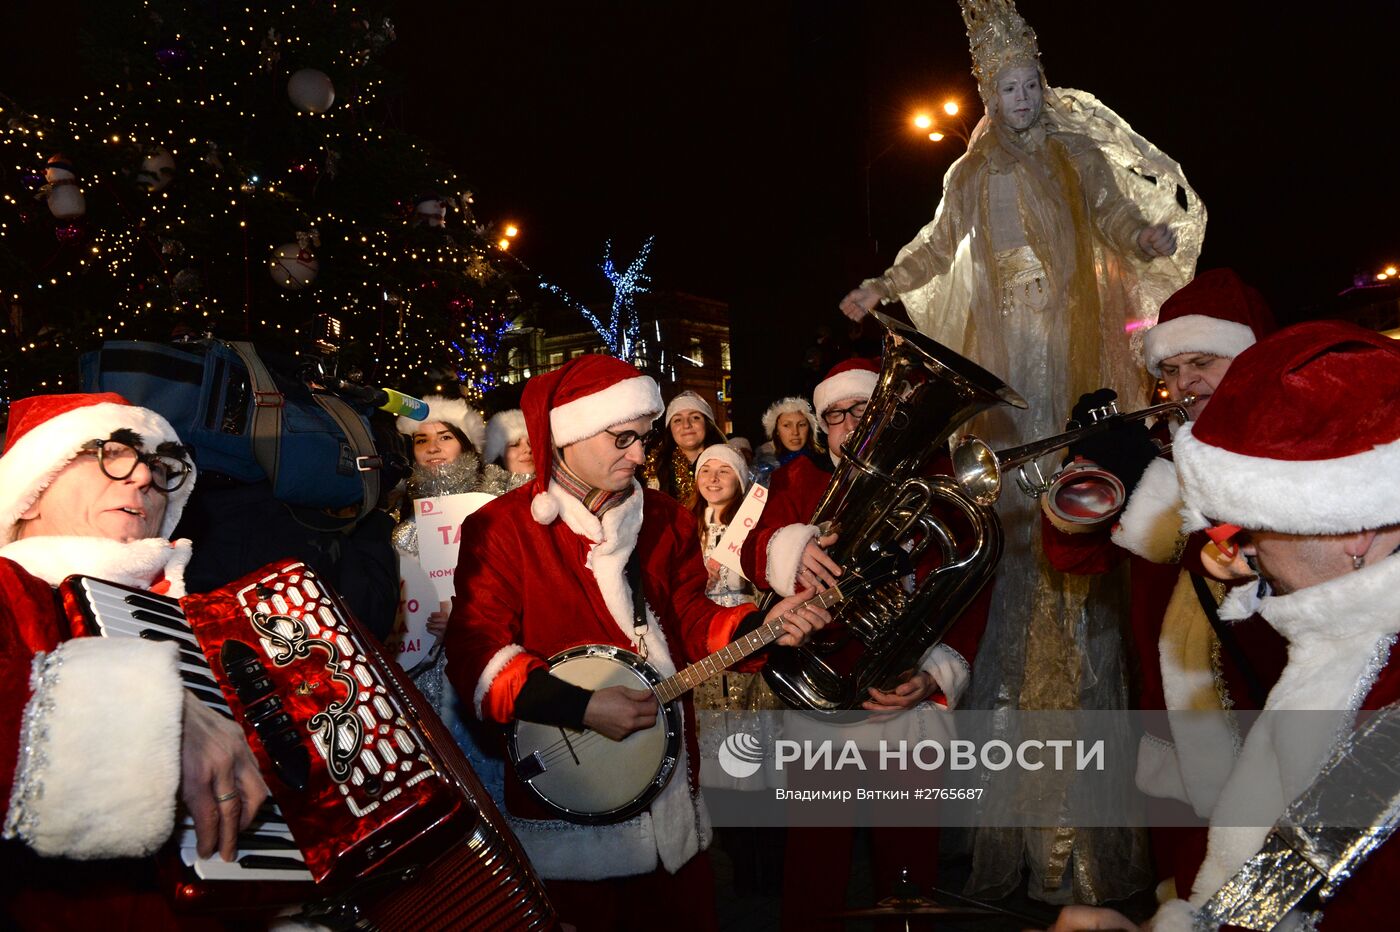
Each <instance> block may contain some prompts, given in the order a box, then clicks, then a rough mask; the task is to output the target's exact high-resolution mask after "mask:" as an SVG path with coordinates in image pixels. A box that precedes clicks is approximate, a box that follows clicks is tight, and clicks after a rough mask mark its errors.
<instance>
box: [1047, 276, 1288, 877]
mask: <svg viewBox="0 0 1400 932" xmlns="http://www.w3.org/2000/svg"><path fill="white" fill-rule="evenodd" d="M1272 332H1273V315H1272V314H1271V312H1270V311H1269V308H1268V305H1267V304H1266V303H1265V301H1264V297H1263V295H1261V294H1259V292H1258V291H1257V290H1255V289H1254V288H1252V287H1250V286H1249V285H1248V284H1246V283H1245V282H1244V281H1242V280H1241V279H1240V277H1239V276H1238V275H1237V274H1236V273H1235V272H1234V271H1232V270H1230V269H1212V270H1210V271H1207V272H1202V273H1201V274H1199V275H1197V276H1196V277H1195V278H1194V279H1193V280H1192V281H1191V282H1190V283H1189V284H1187V285H1186V286H1185V287H1183V288H1181V289H1180V290H1179V291H1177V292H1176V293H1175V294H1173V295H1172V296H1171V297H1170V298H1168V299H1167V301H1166V302H1165V303H1164V304H1163V305H1162V310H1161V315H1160V317H1159V319H1158V322H1157V324H1156V326H1154V327H1152V329H1150V330H1148V331H1147V334H1146V337H1145V339H1144V343H1143V353H1144V356H1145V357H1146V362H1147V368H1148V371H1150V372H1151V373H1152V375H1153V376H1155V377H1157V378H1160V379H1161V380H1162V382H1163V384H1164V385H1165V387H1166V390H1167V395H1168V397H1169V398H1170V399H1171V400H1172V401H1181V400H1183V399H1184V398H1185V397H1186V396H1188V395H1194V396H1195V401H1194V403H1193V404H1192V405H1191V406H1190V408H1189V413H1190V415H1191V417H1192V418H1193V419H1194V418H1196V417H1199V416H1200V414H1201V412H1202V411H1204V410H1205V407H1206V404H1207V403H1208V402H1209V401H1210V398H1211V395H1212V394H1213V393H1214V392H1215V388H1216V386H1218V385H1219V384H1220V381H1221V379H1222V378H1224V376H1225V373H1226V372H1228V371H1229V368H1230V364H1231V362H1232V361H1233V360H1234V357H1235V356H1236V355H1238V354H1239V353H1240V352H1242V351H1243V350H1245V349H1247V348H1248V347H1250V346H1252V345H1253V344H1254V343H1255V341H1256V340H1257V339H1258V338H1260V337H1264V336H1267V335H1268V334H1270V333H1272ZM1101 394H1102V393H1095V396H1092V397H1093V398H1094V400H1093V401H1091V402H1089V404H1088V405H1086V407H1092V406H1095V405H1098V404H1102V403H1104V402H1105V401H1106V400H1111V399H1112V395H1111V393H1110V394H1109V398H1108V399H1104V398H1101V397H1098V396H1099V395H1101ZM1089 397H1091V396H1086V398H1089ZM1084 401H1085V399H1081V404H1083V403H1084ZM1083 419H1085V420H1087V417H1086V418H1083ZM1176 428H1177V421H1176V420H1175V419H1171V418H1161V419H1159V420H1158V423H1157V425H1156V426H1155V427H1154V428H1153V430H1152V432H1151V439H1149V435H1148V431H1147V428H1146V427H1144V426H1142V425H1141V422H1137V423H1134V424H1129V425H1125V426H1124V428H1121V429H1117V430H1112V431H1105V432H1103V433H1100V434H1097V435H1094V436H1093V437H1091V438H1089V440H1087V441H1085V442H1084V443H1082V444H1081V445H1078V446H1075V447H1071V448H1070V453H1071V455H1072V456H1077V458H1079V459H1081V460H1083V461H1085V462H1088V463H1091V464H1093V465H1098V466H1100V467H1103V468H1106V469H1107V470H1108V471H1109V472H1112V473H1113V474H1114V475H1116V476H1118V478H1119V479H1120V480H1121V481H1122V482H1123V483H1124V485H1125V486H1126V487H1127V489H1128V490H1129V495H1128V500H1127V506H1126V507H1125V508H1124V509H1123V511H1122V513H1121V517H1120V520H1119V522H1118V523H1117V524H1116V525H1114V524H1113V523H1112V520H1111V518H1110V519H1108V520H1105V521H1104V522H1102V523H1101V524H1099V525H1095V526H1087V527H1086V526H1083V525H1080V526H1074V525H1071V524H1066V523H1065V522H1063V521H1059V520H1057V519H1056V517H1055V516H1054V514H1053V512H1052V511H1051V510H1050V509H1049V508H1048V507H1042V512H1043V514H1044V518H1043V524H1042V527H1041V544H1042V546H1043V547H1044V549H1045V554H1046V557H1047V559H1048V560H1049V562H1050V565H1051V566H1053V567H1054V568H1055V569H1057V570H1059V571H1060V572H1063V573H1076V574H1084V575H1094V574H1099V573H1105V572H1108V571H1110V570H1112V569H1113V568H1114V567H1116V566H1117V565H1119V564H1120V563H1121V562H1122V560H1123V559H1125V558H1126V559H1127V560H1128V563H1129V567H1130V572H1131V580H1132V598H1131V608H1130V618H1131V622H1132V632H1133V642H1134V647H1135V648H1136V651H1137V655H1138V664H1137V672H1138V676H1137V681H1136V684H1135V685H1136V689H1135V690H1134V691H1133V696H1132V699H1133V707H1134V708H1137V709H1143V710H1149V711H1158V712H1160V711H1162V710H1173V711H1175V712H1178V713H1186V714H1184V715H1180V714H1179V715H1176V716H1174V717H1173V721H1174V722H1175V730H1178V731H1181V732H1182V734H1181V736H1180V737H1181V739H1182V740H1178V741H1173V737H1174V735H1173V729H1170V728H1167V727H1165V726H1166V717H1165V716H1152V717H1149V718H1148V719H1147V720H1146V721H1145V725H1146V728H1147V732H1148V733H1147V734H1145V735H1144V736H1143V740H1142V744H1141V745H1140V747H1139V749H1138V772H1137V785H1138V788H1139V789H1141V790H1142V791H1143V792H1144V793H1147V794H1148V795H1149V796H1153V797H1156V798H1160V799H1167V800H1176V801H1178V802H1180V803H1182V804H1184V805H1186V806H1189V807H1190V809H1189V811H1181V812H1175V813H1174V812H1173V811H1172V807H1171V806H1169V805H1168V806H1159V807H1156V808H1155V809H1154V812H1156V813H1157V815H1156V817H1155V818H1156V819H1157V820H1158V824H1160V825H1162V826H1167V827H1160V828H1154V829H1152V830H1150V836H1151V841H1152V849H1153V859H1154V862H1155V866H1156V869H1157V878H1158V880H1161V881H1163V882H1164V883H1163V888H1162V894H1163V897H1164V898H1167V897H1170V896H1174V895H1175V890H1182V891H1185V890H1189V889H1190V888H1191V880H1192V875H1193V873H1194V870H1195V867H1196V865H1198V864H1199V863H1200V858H1201V856H1202V854H1203V853H1204V849H1203V846H1204V843H1205V833H1204V831H1202V830H1198V829H1196V828H1178V827H1176V826H1178V825H1182V824H1184V822H1183V820H1185V821H1189V820H1190V812H1191V811H1194V812H1195V813H1196V814H1197V815H1199V816H1201V817H1204V816H1206V815H1207V814H1208V813H1209V812H1210V810H1211V808H1212V807H1213V806H1214V805H1215V800H1216V796H1217V794H1218V793H1219V790H1220V784H1221V781H1223V779H1224V777H1225V775H1226V774H1228V772H1229V769H1230V766H1231V764H1232V762H1233V760H1234V753H1235V737H1234V735H1235V729H1236V727H1237V726H1236V723H1235V722H1234V721H1233V718H1234V716H1233V714H1232V712H1231V709H1232V708H1233V709H1236V710H1244V709H1259V708H1261V707H1262V706H1263V703H1264V698H1265V696H1266V695H1267V694H1268V690H1269V687H1271V686H1272V685H1273V681H1274V680H1275V679H1276V678H1277V676H1278V672H1279V670H1281V669H1282V668H1283V663H1284V659H1285V657H1284V644H1283V641H1282V638H1280V637H1279V636H1278V634H1277V633H1276V632H1274V630H1273V629H1272V628H1270V627H1269V626H1268V625H1267V624H1266V623H1265V622H1264V621H1263V619H1261V618H1258V617H1253V618H1249V619H1245V620H1243V621H1239V622H1236V623H1234V624H1231V625H1226V624H1224V623H1222V622H1220V620H1219V618H1218V616H1217V615H1216V606H1218V605H1219V603H1220V600H1221V599H1222V598H1223V597H1224V595H1225V586H1224V584H1223V583H1222V582H1219V581H1218V580H1217V579H1215V578H1213V576H1212V575H1211V574H1209V573H1208V572H1207V570H1206V569H1205V568H1204V567H1203V566H1202V564H1201V551H1202V547H1203V545H1205V544H1206V543H1207V542H1208V538H1206V536H1205V535H1204V534H1203V533H1201V532H1197V533H1196V534H1195V535H1189V534H1188V533H1187V532H1186V530H1185V529H1184V526H1183V519H1182V517H1181V493H1180V491H1179V489H1178V487H1177V476H1176V468H1175V465H1174V464H1173V462H1172V459H1171V456H1170V454H1166V455H1162V456H1158V455H1157V449H1158V448H1157V446H1156V444H1154V443H1153V442H1152V441H1153V440H1155V441H1157V442H1158V443H1161V444H1170V443H1171V440H1172V437H1171V433H1170V431H1175V430H1176ZM1047 505H1048V503H1047V502H1046V501H1044V500H1042V506H1047ZM1188 538H1189V540H1188ZM1226 697H1228V699H1227V698H1226ZM1182 755H1185V756H1187V757H1189V758H1193V759H1192V760H1189V761H1181V760H1180V759H1179V757H1180V756H1182ZM1168 881H1170V883H1168ZM1173 887H1174V889H1173Z"/></svg>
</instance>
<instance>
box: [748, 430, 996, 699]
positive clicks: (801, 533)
mask: <svg viewBox="0 0 1400 932" xmlns="http://www.w3.org/2000/svg"><path fill="white" fill-rule="evenodd" d="M831 475H832V474H831V471H830V470H827V469H824V468H822V466H821V465H819V462H818V461H814V460H813V459H812V458H811V457H809V456H806V455H803V456H799V457H797V458H796V459H794V460H791V461H789V462H788V463H786V464H785V465H783V466H782V467H780V468H779V469H777V470H776V471H775V472H774V473H773V478H772V482H771V484H770V486H769V489H768V504H766V505H765V506H764V507H763V514H761V515H760V516H759V519H758V523H757V524H756V525H755V526H754V529H753V531H751V532H750V533H749V535H748V536H747V537H746V538H744V546H743V549H742V550H741V551H740V554H739V561H740V565H741V566H742V567H743V570H744V575H745V576H747V577H748V578H749V579H750V580H751V581H752V582H753V583H754V585H756V586H758V587H759V588H760V589H772V590H774V591H775V592H777V593H778V594H779V595H792V594H793V592H794V591H795V590H796V584H797V570H798V567H800V566H801V564H802V551H803V550H804V549H805V548H806V546H807V543H808V542H809V541H812V540H815V539H816V538H817V536H818V531H817V528H816V527H815V526H814V525H811V524H808V523H807V522H808V521H810V520H811V518H812V515H813V513H814V512H815V511H816V509H817V505H818V504H819V503H820V502H821V497H822V494H823V493H825V492H826V487H827V483H829V482H830V481H831ZM936 558H937V554H935V553H934V552H933V548H930V549H929V551H928V553H927V554H926V556H925V560H924V562H923V563H922V564H921V565H920V566H919V567H918V578H919V579H922V578H923V576H924V574H925V573H927V572H928V571H929V570H930V569H932V568H933V567H934V566H935V565H936V564H935V563H934V562H932V561H933V560H935V559H936ZM991 594H992V587H991V586H990V585H988V586H984V587H983V589H982V592H981V593H980V594H979V595H978V596H977V598H976V599H975V600H974V601H973V602H972V604H971V605H969V606H968V607H967V608H966V609H965V610H964V611H963V613H962V615H961V616H959V617H958V620H957V621H956V622H954V623H953V625H952V627H951V628H949V629H948V633H947V634H946V635H945V636H944V638H943V640H942V642H940V643H939V644H937V645H935V646H934V647H933V648H932V649H931V650H930V651H929V652H928V653H927V654H925V656H924V659H923V662H922V663H921V667H922V668H923V669H924V670H925V671H927V672H928V673H930V674H931V675H932V676H933V678H934V680H935V681H936V682H937V684H938V688H939V690H940V691H941V692H942V693H943V696H944V698H945V699H946V700H947V702H948V706H949V707H950V708H952V707H955V706H956V705H957V702H958V700H959V699H960V698H961V697H962V694H963V692H964V691H966V689H967V684H968V682H969V680H970V679H971V674H972V668H971V665H970V664H969V663H968V661H967V658H968V657H972V656H973V655H975V654H976V652H977V644H978V642H979V641H980V640H981V638H982V632H983V631H984V630H985V629H986V627H987V610H988V608H989V607H990V605H991Z"/></svg>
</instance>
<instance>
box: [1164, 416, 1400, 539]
mask: <svg viewBox="0 0 1400 932" xmlns="http://www.w3.org/2000/svg"><path fill="white" fill-rule="evenodd" d="M1192 426H1193V425H1191V424H1186V425H1184V426H1183V427H1182V428H1181V429H1180V430H1178V431H1177V432H1176V437H1175V438H1174V440H1173V443H1172V457H1173V459H1175V460H1176V468H1177V472H1178V474H1179V475H1180V476H1181V487H1182V493H1183V498H1184V499H1185V502H1186V506H1185V511H1186V512H1187V513H1190V514H1195V515H1201V516H1204V517H1206V518H1209V519H1211V520H1213V521H1217V522H1227V523H1229V524H1237V525H1239V526H1240V527H1243V528H1250V529H1252V530H1268V531H1278V532H1280V533H1284V534H1350V533H1353V532H1355V531H1363V530H1366V529H1368V528H1378V527H1385V526H1387V525H1390V524H1395V523H1397V522H1400V482H1395V481H1393V479H1394V477H1395V476H1397V475H1400V440H1394V441H1391V442H1390V443H1387V444H1383V445H1381V446H1378V447H1373V448H1371V449H1370V450H1367V451H1365V452H1363V453H1355V454H1353V455H1351V456H1339V457H1337V458H1336V459H1330V460H1278V459H1269V458H1267V457H1262V456H1246V455H1244V454H1241V453H1234V452H1232V451H1230V450H1225V449H1222V448H1220V447H1216V446H1211V445H1210V444H1206V443H1203V442H1202V441H1200V440H1197V439H1196V438H1195V436H1194V435H1193V434H1192V430H1191V428H1192ZM1188 527H1189V524H1188Z"/></svg>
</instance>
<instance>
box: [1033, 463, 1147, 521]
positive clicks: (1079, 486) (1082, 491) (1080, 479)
mask: <svg viewBox="0 0 1400 932" xmlns="http://www.w3.org/2000/svg"><path fill="white" fill-rule="evenodd" d="M1127 497H1128V494H1127V491H1126V490H1125V489H1124V488H1123V483H1122V481H1121V480H1119V478H1118V477H1117V476H1115V475H1114V474H1113V473H1111V472H1108V471H1107V470H1104V469H1100V468H1099V467H1098V466H1095V465H1092V464H1087V463H1085V464H1080V465H1077V466H1070V467H1068V468H1066V469H1065V470H1064V471H1063V472H1061V473H1060V474H1059V475H1058V476H1057V477H1055V481H1054V482H1053V483H1051V485H1050V488H1049V489H1048V490H1047V491H1046V493H1045V508H1046V510H1047V511H1048V512H1049V518H1050V523H1051V524H1054V525H1055V526H1056V527H1058V528H1059V529H1060V530H1062V531H1066V532H1068V533H1071V534H1073V533H1076V532H1084V531H1091V530H1093V529H1095V528H1097V527H1099V526H1101V525H1102V524H1103V523H1104V522H1105V521H1111V520H1112V519H1113V518H1114V517H1115V516H1116V515H1117V514H1118V512H1119V511H1121V510H1122V509H1123V505H1124V503H1125V502H1126V500H1127Z"/></svg>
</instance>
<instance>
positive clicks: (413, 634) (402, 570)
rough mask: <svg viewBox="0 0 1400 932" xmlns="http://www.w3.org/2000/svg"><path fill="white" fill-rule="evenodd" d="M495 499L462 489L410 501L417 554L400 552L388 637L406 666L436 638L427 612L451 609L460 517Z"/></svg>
mask: <svg viewBox="0 0 1400 932" xmlns="http://www.w3.org/2000/svg"><path fill="white" fill-rule="evenodd" d="M493 498H495V496H494V495H488V494H486V493H485V492H466V493H463V494H461V495H441V496H438V497H436V498H420V499H419V500H418V501H416V502H414V503H413V518H414V521H415V522H416V523H417V525H418V558H417V559H416V560H415V559H414V558H413V557H412V556H411V555H409V554H406V553H400V554H399V611H398V617H397V618H396V619H395V622H394V634H393V635H392V636H391V637H390V639H389V642H390V647H391V649H396V650H397V652H398V661H399V665H400V666H402V667H403V668H404V669H405V670H411V669H412V668H413V667H414V665H415V664H417V663H418V662H419V661H420V660H422V659H423V658H424V657H426V656H427V655H428V651H430V650H431V649H432V647H433V643H434V641H436V640H437V639H436V638H435V637H434V636H433V635H431V634H429V633H428V616H429V615H431V614H432V613H433V612H438V611H441V612H448V611H451V609H452V593H453V585H452V576H453V573H455V572H456V570H457V547H458V544H459V542H460V540H461V533H462V521H463V520H465V519H466V517H467V515H469V514H471V513H472V512H473V511H476V510H477V509H478V508H480V507H481V506H482V505H484V504H486V503H487V502H489V501H491V499H493Z"/></svg>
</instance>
